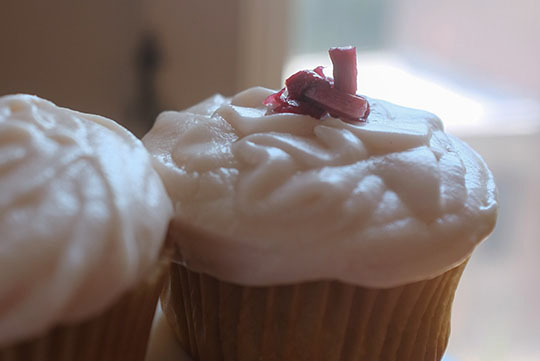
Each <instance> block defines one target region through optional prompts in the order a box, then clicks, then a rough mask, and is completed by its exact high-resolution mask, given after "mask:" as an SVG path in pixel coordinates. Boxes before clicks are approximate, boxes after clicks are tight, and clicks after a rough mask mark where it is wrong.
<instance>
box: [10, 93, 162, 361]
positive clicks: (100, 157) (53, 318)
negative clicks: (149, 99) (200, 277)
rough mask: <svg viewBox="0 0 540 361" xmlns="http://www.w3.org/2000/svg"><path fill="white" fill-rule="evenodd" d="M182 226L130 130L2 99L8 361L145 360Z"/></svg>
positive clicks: (20, 98)
mask: <svg viewBox="0 0 540 361" xmlns="http://www.w3.org/2000/svg"><path fill="white" fill-rule="evenodd" d="M171 215H172V206H171V203H170V199H169V198H168V197H167V194H166V191H165V189H164V187H163V183H162V182H161V179H160V177H159V176H158V174H157V173H156V172H155V170H154V168H153V166H152V161H151V157H150V156H149V154H148V152H147V151H146V149H145V148H144V146H143V145H142V143H141V142H140V141H139V140H137V139H136V138H135V137H134V136H133V135H132V134H131V133H129V132H128V131H127V130H125V129H124V128H122V127H121V126H119V125H118V124H116V123H115V122H113V121H112V120H109V119H106V118H103V117H99V116H96V115H89V114H83V113H79V112H75V111H72V110H69V109H65V108H60V107H57V106H56V105H54V104H53V103H51V102H49V101H46V100H43V99H40V98H38V97H35V96H30V95H11V96H4V97H0V229H1V237H0V360H2V361H4V360H10V361H19V360H31V361H43V360H55V361H56V360H94V361H95V360H117V361H121V360H130V361H133V360H143V359H144V356H145V350H146V342H147V339H148V334H149V330H150V326H151V322H152V317H153V314H154V310H155V307H156V303H157V299H158V296H159V293H160V291H161V288H162V285H163V280H164V276H165V274H166V271H167V269H168V264H167V260H168V259H169V258H170V252H169V254H167V252H168V251H167V249H166V248H165V247H164V240H165V235H166V231H167V227H168V223H169V220H170V217H171Z"/></svg>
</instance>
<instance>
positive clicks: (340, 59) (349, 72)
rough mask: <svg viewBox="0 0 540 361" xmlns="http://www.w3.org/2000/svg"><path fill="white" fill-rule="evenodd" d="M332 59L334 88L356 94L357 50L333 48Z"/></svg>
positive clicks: (351, 47) (330, 51) (350, 47)
mask: <svg viewBox="0 0 540 361" xmlns="http://www.w3.org/2000/svg"><path fill="white" fill-rule="evenodd" d="M329 54H330V59H331V60H332V64H333V65H334V86H335V87H336V89H338V90H341V91H343V92H345V93H349V94H356V78H357V76H358V70H357V68H356V48H355V47H354V46H346V47H341V48H331V49H330V50H329Z"/></svg>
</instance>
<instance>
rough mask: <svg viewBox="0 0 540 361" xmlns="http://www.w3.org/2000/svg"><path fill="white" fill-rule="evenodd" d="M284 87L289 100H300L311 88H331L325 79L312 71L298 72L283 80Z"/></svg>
mask: <svg viewBox="0 0 540 361" xmlns="http://www.w3.org/2000/svg"><path fill="white" fill-rule="evenodd" d="M285 86H286V87H287V91H288V92H289V97H290V98H291V99H302V94H304V92H305V91H306V89H309V88H310V87H313V86H324V87H328V88H329V87H331V86H332V84H330V82H329V81H328V80H327V79H326V77H324V74H323V76H320V75H319V74H317V73H316V72H315V71H313V70H302V71H299V72H297V73H295V74H293V75H291V76H290V77H288V78H287V80H285Z"/></svg>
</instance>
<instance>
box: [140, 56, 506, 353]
mask: <svg viewBox="0 0 540 361" xmlns="http://www.w3.org/2000/svg"><path fill="white" fill-rule="evenodd" d="M333 51H334V54H333V59H332V60H333V61H334V78H335V79H331V78H328V77H326V76H325V75H324V73H323V72H322V70H321V68H317V69H314V70H313V71H303V72H299V73H297V74H295V75H293V76H291V78H289V79H288V81H287V87H286V88H284V89H283V90H281V91H280V92H278V93H274V92H273V91H271V90H268V89H263V88H252V89H248V90H246V91H244V92H241V93H239V94H237V95H236V96H234V97H233V98H232V99H226V98H223V97H221V96H219V95H217V96H214V97H212V98H210V99H208V100H206V101H203V102H202V103H200V104H198V105H196V106H194V107H192V108H190V109H187V110H185V111H181V112H165V113H163V114H161V115H160V116H159V118H158V119H157V121H156V123H155V125H154V127H153V129H152V130H151V131H150V132H149V133H148V134H147V135H146V136H145V137H144V138H143V143H144V144H145V145H146V147H147V148H148V149H149V150H150V153H151V154H152V155H153V156H154V157H155V159H156V169H157V170H158V172H159V173H160V175H161V176H162V179H163V180H164V184H165V187H166V189H167V191H168V193H169V195H170V197H171V198H172V199H173V202H174V203H175V215H174V218H173V221H172V222H171V228H170V230H169V238H170V240H171V241H172V242H174V244H175V245H176V249H177V257H178V263H177V264H173V265H171V269H170V276H169V281H168V284H167V286H166V287H165V289H164V292H163V294H162V306H163V309H164V312H165V314H166V317H167V319H168V321H169V323H170V324H171V326H172V327H173V329H174V330H175V333H176V334H177V336H178V338H179V340H180V342H181V343H182V345H183V346H184V347H185V349H186V350H187V352H188V353H189V354H191V355H192V356H193V358H194V359H195V360H200V361H215V360H238V361H240V360H245V361H253V360H264V361H266V360H280V361H293V360H294V361H298V360H324V361H331V360H366V361H382V360H385V361H386V360H395V361H409V360H410V361H428V360H429V361H433V360H440V359H441V357H442V354H443V353H444V350H445V348H446V345H447V341H448V336H449V330H450V310H451V305H452V300H453V296H454V291H455V289H456V286H457V284H458V281H459V278H460V276H461V273H462V271H463V268H464V267H465V264H466V262H467V260H468V258H469V256H470V255H471V252H472V251H473V249H474V248H475V246H476V245H477V244H478V243H479V242H481V241H482V240H483V239H485V238H486V237H487V236H488V234H489V233H490V232H491V230H492V229H493V227H494V224H495V219H496V213H497V201H496V189H495V184H494V182H493V178H492V175H491V173H490V172H489V170H488V168H487V167H486V165H485V164H484V162H483V161H482V159H481V158H480V157H479V156H478V155H477V154H476V153H475V152H474V151H472V150H471V149H470V148H469V147H468V146H467V145H465V144H464V143H463V142H461V141H459V140H458V139H456V138H454V137H452V136H450V135H447V134H445V133H444V131H443V126H442V123H441V121H440V120H439V119H438V118H437V117H436V116H434V115H433V114H430V113H427V112H424V111H420V110H414V109H408V108H404V107H401V106H397V105H393V104H390V103H388V102H385V101H382V100H376V99H369V98H365V97H361V96H358V95H356V94H355V91H356V80H355V79H356V69H355V60H354V61H353V60H351V57H350V55H351V50H350V49H337V50H336V49H334V50H333ZM354 59H355V58H354ZM351 78H354V81H351ZM263 103H264V104H266V105H263Z"/></svg>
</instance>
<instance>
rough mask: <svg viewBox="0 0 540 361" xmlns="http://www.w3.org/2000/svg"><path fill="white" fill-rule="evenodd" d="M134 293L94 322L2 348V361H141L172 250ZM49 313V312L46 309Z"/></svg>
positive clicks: (0, 359) (131, 292)
mask: <svg viewBox="0 0 540 361" xmlns="http://www.w3.org/2000/svg"><path fill="white" fill-rule="evenodd" d="M164 254H165V255H164V256H163V257H162V259H161V260H160V261H158V262H157V264H156V265H155V266H154V268H153V269H152V270H151V272H150V273H149V276H148V277H147V278H146V279H145V280H143V281H142V282H140V283H139V285H138V286H137V287H136V288H135V289H134V290H132V291H130V292H128V293H127V294H125V295H124V296H122V297H121V298H120V299H119V300H118V301H117V302H116V303H115V304H113V305H112V306H111V307H109V308H108V309H107V310H105V311H104V312H103V313H101V314H100V315H97V316H94V317H92V318H91V319H89V320H87V321H84V322H80V323H76V324H72V325H65V326H58V327H56V328H54V329H52V330H51V331H49V332H48V333H46V334H44V335H42V336H40V337H37V338H33V339H31V340H28V341H25V342H21V343H17V344H15V345H11V346H7V347H0V361H142V360H144V358H145V353H146V347H147V343H148V338H149V334H150V328H151V326H152V319H153V317H154V312H155V309H156V305H157V300H158V297H159V294H160V292H161V289H162V286H163V281H164V279H165V276H166V273H167V270H168V263H169V260H170V250H167V251H165V252H164ZM43 312H47V310H43Z"/></svg>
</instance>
